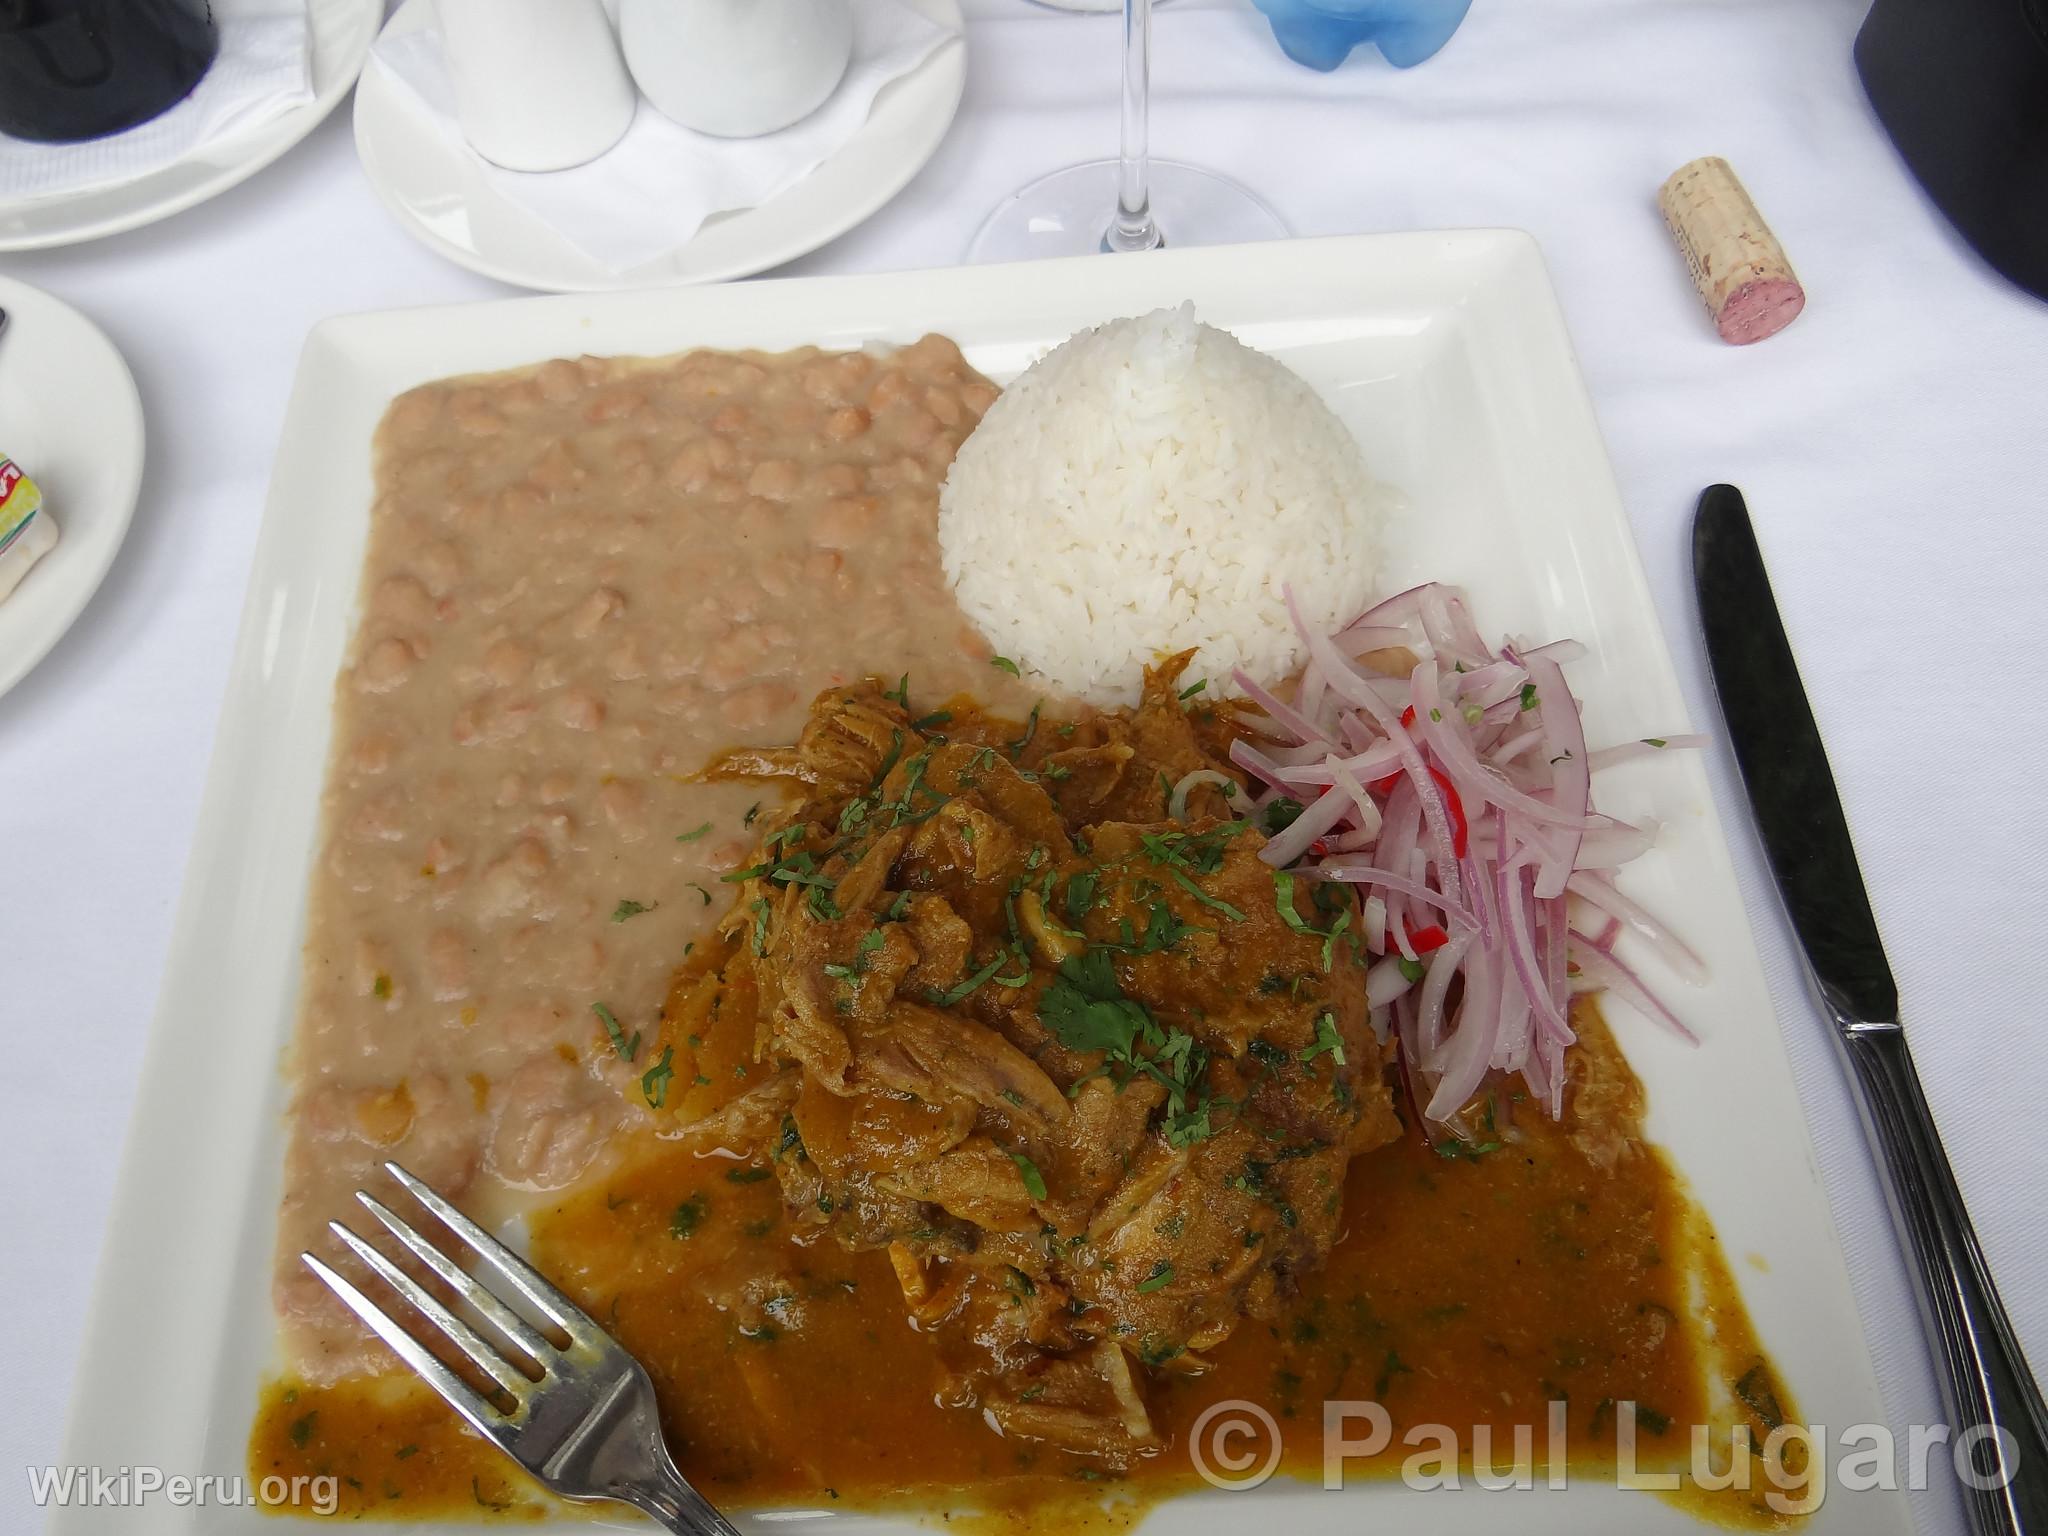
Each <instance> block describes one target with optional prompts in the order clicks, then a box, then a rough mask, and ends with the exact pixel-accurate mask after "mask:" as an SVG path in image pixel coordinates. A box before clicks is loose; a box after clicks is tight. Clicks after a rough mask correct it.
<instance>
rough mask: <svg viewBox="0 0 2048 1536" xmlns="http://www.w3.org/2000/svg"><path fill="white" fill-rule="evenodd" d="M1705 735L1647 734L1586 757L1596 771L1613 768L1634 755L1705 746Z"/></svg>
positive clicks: (1647, 754) (1603, 748) (1650, 755)
mask: <svg viewBox="0 0 2048 1536" xmlns="http://www.w3.org/2000/svg"><path fill="white" fill-rule="evenodd" d="M1706 744H1707V738H1706V737H1704V736H1698V735H1693V736H1645V737H1644V738H1643V739H1642V740H1640V741H1625V742H1623V743H1622V744H1621V745H1620V746H1618V747H1602V748H1601V749H1600V750H1599V751H1598V752H1594V753H1591V754H1590V755H1588V757H1587V758H1586V763H1587V766H1589V767H1590V768H1591V769H1592V770H1593V771H1594V772H1595V773H1598V772H1599V771H1600V770H1601V769H1602V768H1612V767H1613V766H1614V765H1615V764H1616V763H1625V762H1627V761H1628V760H1629V759H1630V758H1632V757H1654V756H1656V755H1657V754H1658V753H1659V752H1680V751H1684V750H1687V749H1688V748H1692V747H1704V746H1705V745H1706Z"/></svg>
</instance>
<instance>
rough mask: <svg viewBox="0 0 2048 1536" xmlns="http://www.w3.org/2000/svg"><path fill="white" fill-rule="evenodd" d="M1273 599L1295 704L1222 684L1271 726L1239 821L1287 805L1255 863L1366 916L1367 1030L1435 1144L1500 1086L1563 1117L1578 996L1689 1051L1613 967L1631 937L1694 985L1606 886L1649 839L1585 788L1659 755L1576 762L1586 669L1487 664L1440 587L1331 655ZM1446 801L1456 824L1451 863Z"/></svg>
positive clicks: (1664, 940) (1502, 656)
mask: <svg viewBox="0 0 2048 1536" xmlns="http://www.w3.org/2000/svg"><path fill="white" fill-rule="evenodd" d="M1283 595H1284V596H1285V598H1286V601H1287V606H1288V612H1289V616H1290V618H1291V619H1292V620H1293V624H1294V628H1295V630H1296V633H1297V634H1298V635H1299V636H1300V639H1301V642H1302V644H1303V646H1304V648H1305V650H1306V653H1307V658H1308V659H1307V662H1306V664H1305V666H1304V668H1303V671H1302V676H1301V681H1300V684H1299V686H1298V687H1297V689H1296V690H1295V696H1294V699H1293V702H1292V703H1288V702H1286V701H1283V700H1281V699H1279V698H1278V697H1276V696H1275V695H1274V694H1273V693H1272V692H1271V691H1270V690H1268V689H1266V688H1263V687H1261V686H1260V685H1259V684H1257V683H1256V682H1255V681H1253V680H1252V679H1250V678H1247V677H1244V676H1243V675H1242V674H1241V673H1240V674H1238V677H1237V681H1238V684H1239V686H1240V688H1241V689H1242V690H1243V692H1244V694H1245V696H1246V697H1247V698H1249V699H1250V700H1251V701H1252V702H1253V703H1255V704H1258V705H1260V706H1261V707H1263V708H1265V709H1266V711H1267V717H1266V721H1265V726H1266V727H1267V730H1266V735H1265V736H1264V737H1262V738H1260V739H1259V740H1257V741H1255V742H1244V741H1240V742H1238V743H1236V744H1234V745H1233V747H1232V749H1231V760H1232V762H1233V763H1234V764H1236V765H1237V766H1238V767H1240V768H1242V769H1244V770H1245V771H1246V772H1247V773H1248V774H1250V775H1252V776H1253V777H1254V778H1256V779H1258V780H1259V781H1260V783H1262V784H1264V785H1266V786H1269V789H1268V790H1267V791H1266V792H1265V793H1262V794H1261V795H1260V796H1259V797H1258V798H1257V799H1256V800H1252V801H1250V802H1249V805H1248V806H1244V805H1241V806H1239V807H1237V808H1238V809H1239V810H1240V811H1242V810H1245V809H1248V808H1249V809H1251V810H1252V811H1253V812H1254V813H1256V812H1257V811H1258V810H1259V809H1262V808H1263V807H1264V806H1266V805H1267V804H1270V803H1271V802H1272V801H1273V800H1275V799H1277V798H1278V797H1279V796H1281V795H1287V796H1291V797H1293V798H1296V799H1299V800H1303V801H1306V802H1308V803H1307V805H1306V808H1305V809H1304V810H1303V811H1302V812H1301V814H1300V816H1299V818H1298V819H1297V820H1296V821H1295V823H1294V824H1293V825H1292V826H1291V827H1288V828H1286V829H1285V830H1284V831H1283V832H1282V833H1281V834H1280V835H1279V836H1277V837H1275V838H1274V839H1272V840H1271V842H1270V843H1269V844H1268V845H1267V849H1266V854H1265V856H1266V857H1267V858H1268V860H1269V861H1271V862H1272V863H1274V864H1276V865H1281V866H1291V867H1292V871H1293V873H1295V874H1296V875H1299V876H1301V877H1304V878H1308V879H1322V880H1333V881H1340V882H1342V883H1344V884H1346V885H1349V886H1351V887H1353V888H1354V889H1356V890H1357V891H1358V893H1359V895H1360V896H1361V897H1362V898H1363V899H1362V901H1361V902H1360V904H1359V907H1358V913H1359V929H1360V931H1361V932H1362V933H1363V934H1364V935H1365V939H1366V949H1367V951H1368V952H1369V953H1370V954H1372V955H1374V956H1378V957H1379V958H1377V959H1375V960H1374V961H1373V962H1372V964H1371V965H1370V967H1369V968H1368V971H1367V992H1368V1001H1369V1004H1370V1007H1371V1009H1372V1013H1373V1017H1374V1019H1375V1026H1374V1027H1375V1029H1376V1031H1377V1030H1386V1031H1389V1032H1390V1033H1391V1036H1392V1037H1393V1038H1394V1039H1395V1040H1396V1041H1397V1042H1398V1045H1399V1053H1400V1056H1401V1065H1402V1070H1403V1072H1404V1074H1405V1075H1406V1077H1407V1080H1408V1084H1409V1087H1410V1091H1411V1093H1412V1094H1413V1096H1414V1097H1415V1100H1416V1103H1417V1107H1418V1109H1419V1110H1420V1111H1421V1113H1422V1114H1423V1116H1424V1118H1425V1119H1427V1120H1430V1121H1434V1122H1436V1124H1437V1125H1438V1126H1439V1127H1440V1130H1439V1132H1438V1134H1450V1135H1460V1134H1464V1133H1465V1131H1464V1129H1462V1128H1461V1127H1462V1117H1461V1110H1462V1108H1463V1106H1464V1105H1465V1104H1466V1103H1468V1102H1470V1100H1471V1098H1472V1095H1473V1094H1474V1093H1475V1092H1477V1091H1478V1089H1479V1087H1480V1086H1481V1084H1482V1083H1483V1082H1484V1081H1485V1078H1486V1074H1487V1073H1489V1072H1494V1071H1497V1072H1501V1073H1504V1074H1516V1073H1519V1074H1520V1076H1521V1078H1522V1080H1523V1081H1524V1082H1525V1083H1526V1084H1527V1085H1528V1088H1529V1091H1530V1093H1531V1094H1532V1095H1533V1096H1534V1098H1535V1099H1536V1101H1537V1102H1538V1103H1539V1104H1542V1105H1544V1106H1545V1108H1546V1109H1547V1110H1548V1112H1549V1113H1550V1114H1551V1115H1552V1116H1553V1117H1555V1116H1558V1115H1560V1114H1561V1113H1562V1110H1563V1103H1564V1093H1565V1085H1566V1082H1567V1080H1568V1076H1569V1072H1568V1068H1567V1062H1566V1059H1565V1051H1566V1049H1567V1048H1568V1047H1570V1046H1571V1045H1573V1044H1574V1043H1575V1042H1576V1039H1577V1037H1576V1034H1575V1032H1574V1031H1573V1029H1572V1027H1571V1016H1570V1005H1571V997H1572V995H1573V993H1574V991H1575V990H1578V988H1576V987H1575V986H1574V984H1573V979H1574V975H1576V977H1577V979H1578V980H1579V981H1580V982H1582V983H1583V984H1584V985H1585V986H1586V987H1596V986H1604V987H1607V988H1609V989H1610V990H1612V991H1613V992H1614V993H1615V994H1616V995H1617V996H1619V997H1621V998H1622V999H1623V1000H1625V1001H1627V1002H1629V1003H1630V1004H1632V1005H1633V1006H1635V1007H1636V1008H1637V1009H1638V1010H1640V1011H1642V1012H1644V1013H1646V1014H1648V1015H1649V1016H1651V1017H1652V1018H1655V1019H1657V1020H1658V1022H1659V1023H1661V1024H1664V1025H1665V1026H1666V1027H1669V1028H1672V1029H1674V1030H1675V1031H1677V1032H1678V1033H1680V1034H1681V1035H1685V1034H1686V1031H1685V1028H1684V1026H1683V1024H1682V1023H1680V1022H1679V1021H1678V1020H1677V1019H1676V1017H1675V1016H1674V1015H1673V1014H1672V1013H1671V1012H1670V1010H1669V1009H1668V1008H1666V1007H1664V1005H1663V1004H1662V1003H1661V1002H1659V1001H1658V999H1657V998H1656V997H1655V996H1654V995H1653V994H1652V993H1651V992H1650V991H1649V989H1648V988H1647V987H1645V986H1644V985H1643V983H1642V981H1641V979H1640V978H1639V977H1637V976H1636V975H1635V973H1634V972H1633V971H1631V970H1630V969H1629V968H1628V967H1627V966H1626V965H1624V964H1623V963H1622V962H1621V961H1619V960H1617V959H1616V958H1615V957H1614V955H1613V953H1612V951H1611V938H1612V935H1613V933H1615V932H1618V931H1620V928H1621V926H1622V925H1623V924H1624V923H1625V924H1626V925H1627V926H1628V927H1629V928H1631V929H1633V930H1634V931H1636V932H1638V933H1640V934H1641V935H1642V936H1643V937H1644V938H1645V939H1647V940H1648V941H1649V942H1650V943H1651V944H1653V945H1654V946H1656V947H1657V949H1658V950H1659V952H1660V953H1663V954H1665V955H1666V957H1667V958H1668V959H1669V960H1670V961H1671V963H1672V964H1673V965H1674V966H1675V967H1676V968H1677V969H1678V971H1679V973H1680V974H1682V975H1686V976H1688V977H1691V976H1695V975H1697V974H1698V973H1699V970H1700V969H1701V968H1700V967H1699V963H1698V957H1697V956H1696V955H1694V954H1693V952H1692V951H1691V950H1690V949H1687V948H1686V947H1685V946H1683V945H1682V944H1680V943H1679V942H1678V941H1677V940H1676V939H1675V938H1674V937H1673V936H1672V935H1671V934H1670V933H1669V932H1668V931H1667V930H1665V929H1664V928H1663V926H1662V925H1661V924H1658V923H1657V922H1656V921H1655V919H1654V918H1652V917H1651V916H1650V915H1649V914H1648V913H1647V912H1644V911H1643V910H1642V909H1641V908H1640V907H1639V906H1637V905H1635V904H1634V903H1633V902H1629V901H1627V899H1626V898H1624V897H1622V896H1621V894H1620V892H1619V891H1618V890H1616V889H1615V888H1614V886H1613V884H1612V882H1611V881H1610V880H1609V879H1607V878H1606V876H1605V875H1604V873H1601V872H1603V871H1607V870H1611V869H1613V868H1615V867H1617V866H1619V865H1621V864H1624V863H1626V862H1627V861H1628V860H1630V859H1632V858H1634V857H1636V856H1637V855H1639V854H1641V853H1642V852H1643V851H1644V850H1646V849H1647V848H1648V847H1649V846H1650V844H1651V841H1652V838H1653V837H1654V834H1655V828H1654V827H1653V826H1649V825H1644V826H1640V827H1639V826H1631V825H1629V824H1628V823H1626V822H1621V821H1617V820H1615V819H1614V818H1613V817H1610V816H1605V815H1602V814H1600V813H1599V812H1597V811H1596V810H1595V809H1594V806H1593V803H1592V794H1591V784H1592V773H1593V770H1594V768H1595V767H1598V766H1604V765H1605V764H1606V763H1608V762H1621V761H1626V760H1627V759H1628V758H1631V757H1635V756H1640V755H1643V754H1645V753H1648V752H1654V751H1656V750H1658V748H1656V747H1654V746H1652V745H1650V744H1649V742H1647V741H1644V742H1638V743H1633V744H1624V745H1623V746H1621V747H1617V748H1610V749H1608V750H1607V751H1605V752H1602V753H1597V754H1596V753H1589V752H1588V751H1587V750H1586V745H1585V734H1584V729H1583V727H1582V725H1581V723H1580V719H1581V717H1580V711H1579V706H1578V701H1577V700H1576V699H1574V698H1573V696H1572V694H1571V691H1570V687H1569V684H1568V683H1567V682H1566V680H1565V677H1564V673H1563V671H1562V668H1563V666H1564V665H1565V664H1566V663H1568V662H1570V661H1573V660H1576V659H1577V658H1578V657H1580V656H1582V655H1584V654H1585V648H1584V647H1583V646H1581V645H1580V644H1579V643H1578V642H1577V641H1573V640H1559V641H1552V642H1550V643H1548V644H1546V645H1540V646H1533V647H1530V648H1527V649H1522V648H1520V647H1519V646H1517V645H1514V644H1509V645H1506V646H1504V647H1503V648H1502V650H1501V652H1500V653H1499V654H1498V655H1496V654H1495V653H1494V652H1493V651H1491V650H1489V649H1488V647H1487V646H1486V644H1485V642H1484V640H1483V639H1482V638H1481V637H1480V635H1479V632H1478V630H1477V628H1476V627H1475V626H1474V625H1473V623H1472V620H1471V615H1470V612H1469V610H1468V608H1467V606H1466V603H1465V598H1464V594H1463V593H1462V592H1460V591H1459V590H1458V589H1456V588H1454V587H1445V586H1439V585H1436V584H1434V583H1432V584H1428V585H1424V586H1420V587H1416V588H1413V589H1411V590H1410V591H1408V592H1404V593H1401V594H1398V595H1397V596H1395V597H1393V598H1389V599H1388V600H1387V601H1386V602H1384V603H1381V604H1379V605H1378V606H1377V607H1375V608H1373V609H1372V610H1370V611H1368V612H1367V613H1365V614H1363V615H1361V616H1360V617H1359V618H1358V619H1357V620H1355V621H1353V622H1352V623H1351V624H1349V625H1347V626H1345V628H1344V629H1342V630H1340V631H1339V632H1338V633H1337V634H1336V635H1335V636H1331V635H1325V634H1318V633H1316V632H1314V631H1312V630H1310V629H1309V627H1308V626H1307V624H1306V623H1305V622H1304V621H1303V618H1302V615H1301V610H1300V607H1299V604H1298V603H1297V601H1296V599H1295V596H1294V594H1293V593H1292V592H1291V591H1284V589H1283ZM1395 648H1406V649H1408V650H1410V651H1412V652H1414V653H1415V654H1416V655H1418V657H1420V658H1421V660H1420V662H1419V664H1418V665H1417V666H1416V667H1415V668H1414V669H1413V671H1412V672H1411V674H1410V675H1409V676H1408V677H1406V678H1389V677H1383V676H1380V675H1379V674H1377V673H1374V672H1372V671H1371V670H1370V669H1368V668H1366V667H1364V666H1363V665H1361V664H1360V661H1359V659H1358V658H1359V657H1361V656H1363V655H1365V654H1368V653H1370V652H1373V651H1378V650H1391V649H1395ZM1524 700H1527V707H1525V705H1524ZM1695 740H1696V738H1690V737H1677V738H1665V742H1666V745H1667V746H1670V745H1690V744H1692V743H1693V742H1694V741H1695ZM1439 776H1441V777H1439ZM1196 782H1200V781H1199V780H1197V781H1196ZM1446 785H1448V786H1450V787H1451V788H1453V789H1455V791H1456V797H1457V799H1458V800H1460V801H1461V802H1462V806H1461V809H1462V812H1463V815H1464V818H1465V831H1466V834H1467V844H1466V852H1465V853H1464V854H1463V855H1462V856H1461V855H1459V854H1458V853H1457V852H1456V850H1455V849H1454V847H1453V845H1452V825H1451V816H1450V796H1449V791H1448V790H1447V789H1446V788H1445V786H1446ZM1188 787H1189V788H1192V787H1193V785H1192V784H1189V785H1188ZM1183 799H1184V797H1183ZM1297 861H1301V862H1297ZM1567 891H1569V892H1570V894H1571V896H1572V897H1573V898H1575V899H1576V900H1578V901H1581V902H1584V903H1586V904H1587V905H1589V906H1591V907H1592V908H1594V909H1595V910H1597V911H1599V912H1600V913H1601V914H1602V915H1603V918H1604V921H1603V923H1602V925H1601V926H1602V927H1603V928H1604V929H1605V930H1606V931H1605V932H1603V933H1602V934H1601V935H1600V937H1599V938H1598V939H1597V940H1593V939H1588V938H1587V936H1586V935H1585V934H1584V933H1581V932H1578V931H1575V930H1573V929H1571V928H1570V927H1569V917H1568V914H1567V910H1566V892H1567ZM1438 914H1441V920H1442V922H1443V924H1444V926H1445V928H1446V930H1447V931H1448V933H1449V935H1450V937H1449V939H1448V941H1447V942H1445V943H1443V944H1441V945H1439V946H1438V947H1437V948H1436V949H1435V950H1434V951H1432V952H1430V953H1429V954H1427V955H1423V956H1420V957H1418V955H1417V951H1416V948H1415V943H1414V940H1413V937H1412V935H1411V929H1414V928H1417V927H1418V925H1419V926H1429V925H1433V924H1435V923H1436V922H1437V920H1438ZM1418 958H1419V959H1420V963H1421V964H1422V966H1423V967H1424V979H1423V981H1422V982H1421V983H1420V984H1419V985H1414V984H1410V983H1409V982H1408V980H1407V977H1406V976H1405V975H1404V974H1403V971H1402V967H1403V965H1404V964H1405V965H1406V966H1407V968H1408V970H1409V971H1410V972H1413V971H1414V969H1415V965H1416V963H1417V961H1418ZM1454 997H1455V998H1456V1000H1457V1001H1456V1006H1455V1008H1453V1007H1452V1006H1451V1003H1452V999H1453V998H1454Z"/></svg>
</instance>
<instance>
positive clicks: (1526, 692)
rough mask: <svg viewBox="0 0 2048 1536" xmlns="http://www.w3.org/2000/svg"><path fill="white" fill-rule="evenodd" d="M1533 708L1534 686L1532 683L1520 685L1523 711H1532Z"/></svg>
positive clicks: (1534, 702) (1534, 700) (1534, 703)
mask: <svg viewBox="0 0 2048 1536" xmlns="http://www.w3.org/2000/svg"><path fill="white" fill-rule="evenodd" d="M1535 707H1536V685H1535V684H1534V683H1524V684H1522V708H1523V709H1525V710H1529V709H1534V708H1535Z"/></svg>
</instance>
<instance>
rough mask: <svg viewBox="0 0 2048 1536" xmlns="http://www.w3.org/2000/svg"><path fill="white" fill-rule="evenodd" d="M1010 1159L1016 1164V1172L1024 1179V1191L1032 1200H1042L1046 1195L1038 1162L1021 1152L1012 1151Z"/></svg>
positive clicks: (1043, 1176) (1043, 1178)
mask: <svg viewBox="0 0 2048 1536" xmlns="http://www.w3.org/2000/svg"><path fill="white" fill-rule="evenodd" d="M1010 1161H1011V1162H1013V1163H1015V1164H1016V1165H1017V1173H1018V1175H1019V1176H1020V1177H1021V1178H1022V1179H1023V1180H1024V1192H1025V1193H1026V1194H1027V1195H1029V1196H1030V1197H1031V1198H1032V1199H1034V1200H1043V1199H1044V1198H1045V1197H1046V1195H1045V1175H1044V1174H1042V1173H1040V1172H1039V1171H1038V1164H1036V1163H1034V1162H1033V1161H1031V1159H1030V1158H1028V1157H1026V1156H1025V1155H1024V1154H1023V1153H1022V1152H1012V1153H1011V1154H1010Z"/></svg>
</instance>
